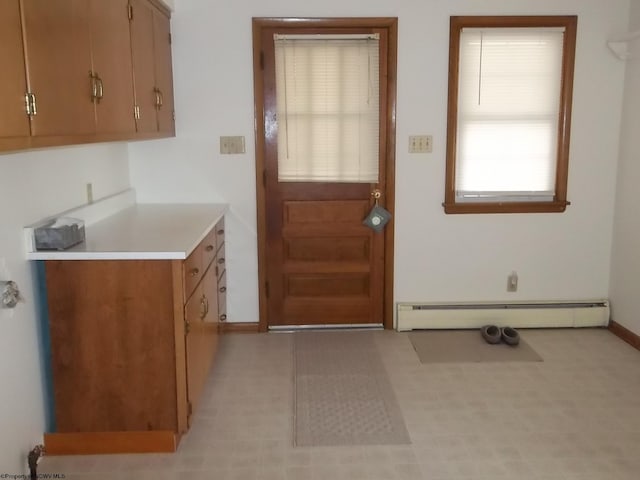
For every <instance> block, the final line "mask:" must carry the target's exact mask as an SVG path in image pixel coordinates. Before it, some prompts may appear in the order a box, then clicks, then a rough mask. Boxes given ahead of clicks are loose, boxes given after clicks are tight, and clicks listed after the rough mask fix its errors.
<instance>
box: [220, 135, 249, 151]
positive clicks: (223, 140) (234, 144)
mask: <svg viewBox="0 0 640 480" xmlns="http://www.w3.org/2000/svg"><path fill="white" fill-rule="evenodd" d="M244 152H245V148H244V137H243V136H236V137H220V153H221V154H223V155H228V154H237V153H244Z"/></svg>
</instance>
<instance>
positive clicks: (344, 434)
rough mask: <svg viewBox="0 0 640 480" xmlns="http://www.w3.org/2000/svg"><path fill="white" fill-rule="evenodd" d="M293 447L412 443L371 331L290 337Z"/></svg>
mask: <svg viewBox="0 0 640 480" xmlns="http://www.w3.org/2000/svg"><path fill="white" fill-rule="evenodd" d="M294 375H295V388H294V392H295V402H294V403H295V406H294V409H295V413H294V415H295V419H294V429H295V432H294V444H295V445H297V446H329V445H393V444H408V443H411V442H410V439H409V434H408V432H407V428H406V426H405V423H404V419H403V418H402V413H401V412H400V408H399V406H398V403H397V401H396V397H395V394H394V392H393V389H392V387H391V383H390V381H389V378H388V376H387V372H386V370H385V368H384V365H383V364H382V360H381V359H380V356H379V354H378V351H377V349H376V346H375V342H374V338H373V334H372V332H345V331H339V332H335V331H331V332H327V331H320V332H296V333H295V334H294Z"/></svg>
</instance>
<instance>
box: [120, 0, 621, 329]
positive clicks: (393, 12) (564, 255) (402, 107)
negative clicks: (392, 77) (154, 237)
mask: <svg viewBox="0 0 640 480" xmlns="http://www.w3.org/2000/svg"><path fill="white" fill-rule="evenodd" d="M175 7H176V10H175V12H174V16H173V20H172V28H173V39H174V40H173V55H174V72H175V73H174V75H175V91H176V110H177V112H176V114H177V138H175V139H170V140H166V141H162V142H147V143H137V144H131V145H130V147H129V154H130V158H131V162H130V169H131V180H132V183H133V185H134V186H135V187H136V189H137V191H138V194H139V198H141V199H142V200H146V201H167V200H172V201H180V202H190V201H194V202H204V201H223V202H229V203H230V205H231V208H232V213H231V215H230V217H229V220H230V221H229V226H228V228H227V233H228V244H227V245H228V246H227V252H228V254H227V256H228V261H229V290H228V292H229V294H228V298H229V319H230V321H256V320H257V319H258V304H257V289H256V284H257V267H256V264H257V260H256V218H255V217H256V211H255V185H254V184H255V176H254V110H253V83H252V82H253V76H252V75H253V73H252V44H251V17H254V16H303V17H304V16H316V17H325V16H334V17H335V16H397V17H399V54H398V103H397V144H398V152H397V184H396V192H397V209H396V239H397V240H396V257H395V265H396V285H395V297H396V301H481V300H482V301H485V300H486V301H498V300H534V299H536V300H537V299H541V300H550V299H591V298H606V297H607V296H608V293H609V264H610V255H611V243H612V225H613V211H614V210H613V204H614V188H615V181H616V163H617V159H618V140H619V128H620V118H621V107H622V86H623V81H624V65H623V64H621V62H619V61H618V60H617V59H615V58H614V57H613V56H612V55H611V54H610V53H609V51H608V49H607V47H606V40H607V38H608V37H609V36H610V35H611V34H613V33H616V32H620V31H624V30H625V29H626V27H627V23H628V10H629V0H539V1H538V0H536V1H533V0H531V1H529V2H524V1H521V2H513V1H511V0H455V1H447V2H443V1H436V0H398V1H396V2H389V1H387V0H353V1H349V2H345V1H344V0H323V1H321V2H300V1H298V0H272V1H270V2H262V1H258V0H236V1H234V2H210V1H207V0H186V1H179V2H176V5H175ZM452 14H577V15H579V25H578V48H577V55H576V76H575V87H574V102H573V114H574V120H573V128H572V142H571V158H570V172H569V188H568V197H569V200H570V201H571V202H572V205H571V206H570V207H569V208H568V210H567V212H566V213H563V214H528V215H445V214H444V213H443V210H442V207H441V203H442V201H443V197H444V170H445V136H446V97H447V62H448V22H449V16H450V15H452ZM411 134H433V136H434V151H433V153H432V154H429V155H426V154H423V155H409V154H408V153H407V144H408V136H409V135H411ZM220 135H244V136H246V138H247V153H246V154H245V155H235V156H221V155H219V153H218V152H219V146H218V137H219V136H220ZM512 270H515V271H517V272H518V274H519V277H520V286H519V291H518V292H516V293H511V294H508V293H507V292H506V282H507V275H508V274H509V273H510V272H511V271H512Z"/></svg>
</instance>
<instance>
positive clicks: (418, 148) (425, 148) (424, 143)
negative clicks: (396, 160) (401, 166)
mask: <svg viewBox="0 0 640 480" xmlns="http://www.w3.org/2000/svg"><path fill="white" fill-rule="evenodd" d="M431 152H433V136H432V135H410V136H409V153H431Z"/></svg>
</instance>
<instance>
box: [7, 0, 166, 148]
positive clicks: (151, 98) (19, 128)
mask: <svg viewBox="0 0 640 480" xmlns="http://www.w3.org/2000/svg"><path fill="white" fill-rule="evenodd" d="M138 10H139V11H140V12H143V13H140V15H139V16H140V17H141V21H140V23H144V22H145V15H146V16H148V19H147V20H146V23H147V24H148V26H145V28H144V29H141V28H139V27H138V23H139V22H138V21H137V18H136V21H134V15H133V12H134V11H136V16H137V11H138ZM163 38H164V39H165V40H166V41H163ZM169 39H170V35H169V11H168V10H166V9H164V8H162V7H161V6H159V5H156V2H155V0H140V1H136V2H134V3H130V2H129V0H46V1H44V0H3V1H2V2H0V62H2V65H3V72H2V75H1V76H0V151H8V150H17V149H23V148H29V147H45V146H54V145H71V144H77V143H87V142H99V141H111V140H130V139H137V138H154V137H163V136H170V135H174V132H175V129H174V127H173V89H172V79H171V51H170V48H171V47H170V43H169ZM132 42H134V44H135V49H132ZM141 58H142V59H145V60H146V61H148V62H149V66H148V68H149V72H148V76H149V77H150V80H149V81H148V82H149V85H147V83H146V82H145V81H144V78H143V74H142V70H143V69H142V68H136V78H135V82H134V70H133V62H134V60H136V65H138V64H139V63H140V59H141ZM142 65H143V66H144V64H142ZM138 77H140V78H138ZM136 86H138V88H139V90H138V91H137V92H136V90H135V89H134V88H135V87H136ZM136 97H138V98H139V99H142V98H145V99H146V100H145V101H147V102H149V103H150V108H148V107H147V106H145V107H144V108H139V107H137V106H136ZM141 111H144V112H145V113H147V111H148V112H149V117H150V118H151V117H152V118H151V120H150V124H151V127H147V126H145V128H141V127H142V125H141V124H137V123H136V116H137V113H138V112H141ZM141 119H142V117H141ZM145 120H146V116H145Z"/></svg>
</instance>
